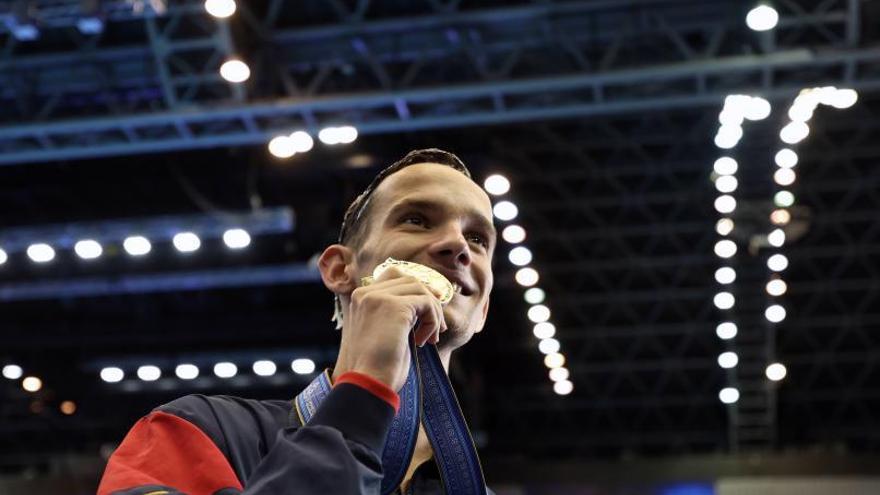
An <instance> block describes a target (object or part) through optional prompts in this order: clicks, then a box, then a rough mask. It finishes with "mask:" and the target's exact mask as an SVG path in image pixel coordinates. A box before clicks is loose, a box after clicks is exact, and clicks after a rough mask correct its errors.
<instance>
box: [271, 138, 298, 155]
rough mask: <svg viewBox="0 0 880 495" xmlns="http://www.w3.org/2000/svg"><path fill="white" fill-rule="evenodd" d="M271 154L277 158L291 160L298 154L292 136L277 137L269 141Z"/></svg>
mask: <svg viewBox="0 0 880 495" xmlns="http://www.w3.org/2000/svg"><path fill="white" fill-rule="evenodd" d="M269 153H271V154H272V156H274V157H276V158H290V157H292V156H293V155H295V154H296V147H295V146H294V145H293V140H292V139H291V138H290V136H275V137H273V138H272V139H271V140H269Z"/></svg>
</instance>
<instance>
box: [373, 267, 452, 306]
mask: <svg viewBox="0 0 880 495" xmlns="http://www.w3.org/2000/svg"><path fill="white" fill-rule="evenodd" d="M392 266H394V267H397V268H398V269H399V270H400V271H401V272H403V273H405V274H406V275H409V276H411V277H415V278H416V279H417V280H418V281H419V282H421V283H423V284H425V285H426V286H428V287H429V288H431V289H433V290H435V291H436V292H437V293H439V294H440V297H439V298H438V299H440V304H446V303H448V302H449V301H451V300H452V296H454V295H455V293H456V292H458V291H459V290H460V288H459V286H458V284H454V283H452V282H450V281H449V280H448V279H447V278H446V277H444V276H443V275H442V274H441V273H440V272H438V271H437V270H434V269H433V268H430V267H427V266H425V265H420V264H418V263H413V262H411V261H401V260H396V259H394V258H388V259H387V260H385V261H384V262H382V263H381V264H380V265H379V266H377V267H376V268H375V269H373V276H371V277H364V278H362V279H361V285H370V284H371V283H373V281H374V280H375V279H377V278H379V276H380V275H382V272H384V271H385V270H387V269H388V268H389V267H392Z"/></svg>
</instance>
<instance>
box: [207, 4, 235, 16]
mask: <svg viewBox="0 0 880 495" xmlns="http://www.w3.org/2000/svg"><path fill="white" fill-rule="evenodd" d="M205 10H206V11H208V13H209V14H211V15H212V16H214V17H217V18H219V19H225V18H227V17H229V16H231V15H232V14H234V13H235V0H205Z"/></svg>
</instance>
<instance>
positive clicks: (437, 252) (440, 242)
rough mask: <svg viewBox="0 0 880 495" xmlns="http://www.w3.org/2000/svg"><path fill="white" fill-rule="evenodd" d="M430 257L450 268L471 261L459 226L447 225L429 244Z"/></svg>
mask: <svg viewBox="0 0 880 495" xmlns="http://www.w3.org/2000/svg"><path fill="white" fill-rule="evenodd" d="M430 254H431V257H433V258H434V259H436V260H437V261H439V262H440V263H442V264H443V265H444V266H447V267H449V268H452V269H457V268H458V266H459V265H463V266H468V265H470V263H471V250H470V246H468V242H467V239H465V238H464V233H463V232H462V230H461V227H460V226H447V227H446V228H445V229H443V230H442V231H441V232H440V235H439V237H438V238H437V240H436V241H435V242H434V243H433V244H432V245H431V248H430Z"/></svg>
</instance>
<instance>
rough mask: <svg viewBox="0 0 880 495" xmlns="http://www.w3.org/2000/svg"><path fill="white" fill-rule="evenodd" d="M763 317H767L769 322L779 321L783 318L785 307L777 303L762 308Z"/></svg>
mask: <svg viewBox="0 0 880 495" xmlns="http://www.w3.org/2000/svg"><path fill="white" fill-rule="evenodd" d="M764 318H767V321H769V322H771V323H779V322H780V321H782V320H784V319H785V308H783V307H782V306H780V305H778V304H774V305H772V306H768V307H767V309H765V310H764Z"/></svg>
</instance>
